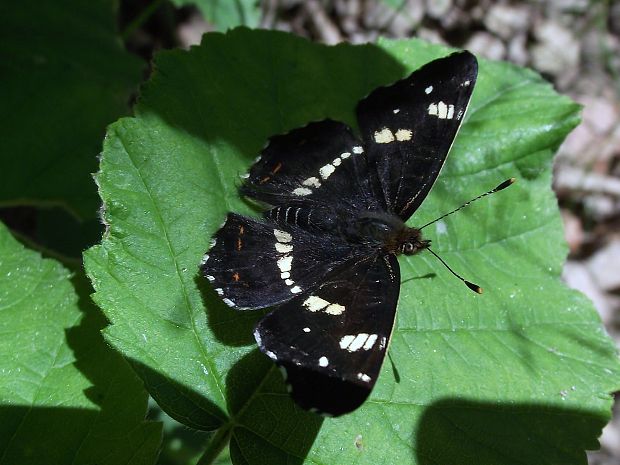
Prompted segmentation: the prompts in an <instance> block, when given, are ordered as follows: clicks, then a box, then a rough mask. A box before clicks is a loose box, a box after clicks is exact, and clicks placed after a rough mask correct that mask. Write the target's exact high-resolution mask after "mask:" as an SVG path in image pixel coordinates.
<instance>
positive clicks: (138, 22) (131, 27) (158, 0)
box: [121, 0, 164, 41]
mask: <svg viewBox="0 0 620 465" xmlns="http://www.w3.org/2000/svg"><path fill="white" fill-rule="evenodd" d="M163 2H164V0H155V1H154V2H152V3H151V4H150V5H149V6H147V7H146V8H145V9H144V10H142V13H140V14H139V15H138V16H137V17H136V18H135V19H134V20H133V21H132V22H130V23H129V24H128V25H127V27H126V28H125V30H124V31H123V32H122V33H121V38H122V39H123V41H126V40H127V38H128V37H129V36H131V34H133V32H134V31H135V30H136V29H138V28H139V27H140V26H142V24H143V23H145V22H146V20H147V19H149V17H150V16H151V15H152V14H153V13H155V11H156V10H157V9H158V8H159V7H160V6H161V4H162V3H163Z"/></svg>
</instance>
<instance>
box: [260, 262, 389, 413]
mask: <svg viewBox="0 0 620 465" xmlns="http://www.w3.org/2000/svg"><path fill="white" fill-rule="evenodd" d="M399 291H400V271H399V268H398V262H397V260H396V257H395V256H394V255H375V256H367V257H364V258H363V259H354V260H353V263H349V264H347V266H346V268H344V269H343V271H341V272H339V273H335V274H334V275H333V277H332V278H331V279H327V280H326V281H324V282H323V283H322V284H321V285H320V286H319V287H318V288H316V289H315V290H314V291H313V292H312V293H308V294H305V295H303V296H300V297H299V298H296V299H295V300H292V301H290V302H288V303H286V304H284V305H282V306H280V307H278V308H277V309H275V310H274V311H273V312H272V313H270V314H269V315H267V316H266V317H264V318H263V319H262V320H261V321H260V323H259V324H258V326H257V328H256V330H255V333H254V334H255V337H256V340H257V342H258V345H259V348H260V349H261V351H263V352H264V353H265V354H267V355H268V356H269V357H271V358H272V359H273V360H275V362H276V363H277V364H278V365H279V366H280V367H281V368H283V369H284V370H285V371H286V377H287V384H288V385H289V386H290V388H291V395H292V397H293V399H294V400H295V401H296V402H297V403H298V404H299V405H301V406H302V407H304V408H306V409H314V410H316V411H319V412H321V413H324V414H328V415H333V416H338V415H342V414H344V413H347V412H350V411H352V410H354V409H356V408H357V407H359V406H360V405H361V404H362V403H363V402H364V401H365V400H366V398H367V397H368V395H369V394H370V392H371V390H372V388H373V386H374V385H375V382H376V380H377V377H378V375H379V371H380V369H381V365H382V363H383V359H384V358H385V353H386V351H387V345H388V342H389V338H390V335H391V332H392V326H393V324H394V318H395V313H396V303H397V301H398V294H399Z"/></svg>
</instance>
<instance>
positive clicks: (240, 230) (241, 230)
mask: <svg viewBox="0 0 620 465" xmlns="http://www.w3.org/2000/svg"><path fill="white" fill-rule="evenodd" d="M243 231H245V229H244V228H243V225H241V226H239V235H242V234H243Z"/></svg>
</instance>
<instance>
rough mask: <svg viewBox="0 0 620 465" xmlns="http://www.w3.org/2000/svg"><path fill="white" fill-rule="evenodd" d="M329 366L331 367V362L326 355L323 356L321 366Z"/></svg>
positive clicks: (320, 360) (320, 361)
mask: <svg viewBox="0 0 620 465" xmlns="http://www.w3.org/2000/svg"><path fill="white" fill-rule="evenodd" d="M327 365H329V360H328V359H327V357H326V356H325V355H323V356H322V357H321V358H320V359H319V366H322V367H326V366H327Z"/></svg>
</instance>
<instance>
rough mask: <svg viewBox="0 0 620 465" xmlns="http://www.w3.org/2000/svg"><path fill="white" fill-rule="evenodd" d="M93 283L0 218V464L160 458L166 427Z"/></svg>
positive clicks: (127, 461) (149, 460) (135, 461)
mask: <svg viewBox="0 0 620 465" xmlns="http://www.w3.org/2000/svg"><path fill="white" fill-rule="evenodd" d="M72 281H73V283H72ZM74 283H75V284H74ZM74 286H77V288H78V289H79V291H80V293H79V294H76V289H74ZM88 289H89V287H88V285H87V284H86V281H85V279H84V277H81V278H79V277H74V278H71V276H70V274H69V273H68V272H67V270H65V269H64V268H63V267H62V266H61V265H60V264H58V263H57V262H55V261H53V260H49V259H45V260H44V259H41V257H40V256H39V255H38V254H37V253H35V252H32V251H29V250H26V249H24V247H23V246H22V245H21V244H19V243H18V242H17V241H16V240H15V239H13V237H11V235H10V234H9V232H8V230H7V229H6V228H5V227H4V225H2V224H0V334H2V337H0V464H20V465H24V464H39V463H46V464H66V463H100V464H138V463H143V464H147V463H153V462H154V461H155V458H156V456H157V452H158V447H159V443H160V442H161V427H160V425H159V424H157V423H145V422H143V419H144V415H145V413H146V405H147V395H146V392H145V391H144V388H143V385H142V383H141V381H140V380H139V379H138V378H137V377H136V375H135V374H134V373H133V372H132V371H131V369H130V368H129V366H128V365H127V363H126V362H125V361H124V360H123V359H122V357H120V356H119V355H118V354H116V353H114V352H113V351H112V350H111V349H110V348H109V347H108V346H106V344H105V343H104V341H103V339H102V338H101V335H100V334H99V329H100V328H101V327H102V326H103V325H104V324H105V323H104V320H103V318H102V317H101V315H100V314H99V313H98V311H97V309H96V308H94V307H93V306H92V305H90V304H89V303H88V302H89V300H90V299H89V298H88V293H87V292H88ZM78 299H80V300H79V301H78Z"/></svg>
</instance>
